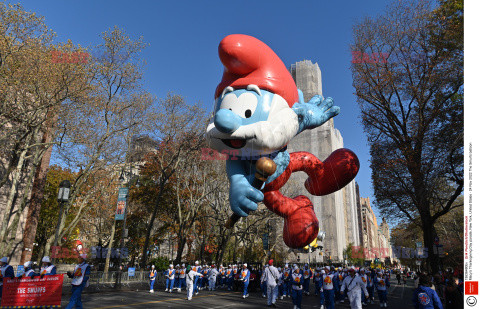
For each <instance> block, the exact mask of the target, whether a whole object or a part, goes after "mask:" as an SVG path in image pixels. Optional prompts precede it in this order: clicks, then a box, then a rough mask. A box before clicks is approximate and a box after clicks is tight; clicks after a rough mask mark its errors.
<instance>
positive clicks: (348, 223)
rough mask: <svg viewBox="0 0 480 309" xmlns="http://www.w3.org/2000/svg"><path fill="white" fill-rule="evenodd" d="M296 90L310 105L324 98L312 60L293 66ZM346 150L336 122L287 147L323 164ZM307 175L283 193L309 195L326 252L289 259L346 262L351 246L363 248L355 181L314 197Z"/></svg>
mask: <svg viewBox="0 0 480 309" xmlns="http://www.w3.org/2000/svg"><path fill="white" fill-rule="evenodd" d="M290 73H291V74H292V76H293V78H294V80H295V83H296V84H297V87H298V88H299V89H300V90H302V92H303V96H304V101H305V102H308V101H310V99H311V98H312V97H313V96H314V95H322V73H321V72H320V68H319V67H318V64H316V63H315V64H313V63H312V62H311V61H310V60H304V61H300V62H296V63H295V64H293V65H292V66H291V67H290ZM339 148H343V138H342V135H341V134H340V131H338V130H337V129H335V127H334V122H333V119H330V120H329V121H328V122H326V123H325V124H323V125H322V126H320V127H318V128H316V129H313V130H306V131H304V132H302V133H301V134H299V135H298V136H296V137H295V138H293V139H292V140H291V141H290V143H289V144H288V151H289V152H290V153H292V152H296V151H307V152H310V153H312V154H314V155H315V156H316V157H317V158H319V159H320V160H322V161H324V160H325V159H326V158H327V157H328V156H329V155H330V154H331V153H332V152H333V151H335V150H336V149H339ZM306 178H307V175H306V174H305V173H295V174H293V175H292V176H291V178H290V180H289V182H287V184H286V186H285V188H284V189H283V193H284V194H285V195H287V196H289V197H294V196H297V195H305V196H307V197H308V198H309V199H310V200H311V201H312V203H313V205H314V209H315V213H316V215H317V217H318V220H319V224H320V231H324V232H325V233H326V237H325V240H324V242H323V247H324V253H323V255H320V254H319V252H318V251H316V252H314V253H312V254H310V255H307V254H296V257H294V256H289V258H290V260H292V259H297V261H302V262H307V261H308V260H309V259H310V261H311V262H327V261H328V260H331V261H332V262H335V261H337V262H338V261H343V259H344V257H343V251H344V249H345V248H346V247H347V245H348V244H349V243H352V244H353V245H360V239H359V229H358V212H357V197H356V191H355V181H352V182H350V183H349V184H348V185H347V186H346V187H344V188H343V189H341V190H339V191H337V192H334V193H332V194H329V195H326V196H313V195H311V194H309V193H308V192H307V190H306V189H305V187H304V185H303V184H304V182H305V180H306Z"/></svg>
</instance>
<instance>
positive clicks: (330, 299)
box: [323, 266, 337, 309]
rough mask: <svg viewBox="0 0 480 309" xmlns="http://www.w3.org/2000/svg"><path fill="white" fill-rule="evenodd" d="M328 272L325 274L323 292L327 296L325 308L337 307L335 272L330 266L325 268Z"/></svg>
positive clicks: (332, 308)
mask: <svg viewBox="0 0 480 309" xmlns="http://www.w3.org/2000/svg"><path fill="white" fill-rule="evenodd" d="M324 270H325V272H326V274H325V275H323V294H324V296H325V308H326V309H334V308H335V281H336V280H337V279H336V278H335V272H334V271H333V270H334V269H332V268H330V266H325V268H324Z"/></svg>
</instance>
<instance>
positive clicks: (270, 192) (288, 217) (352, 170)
mask: <svg viewBox="0 0 480 309" xmlns="http://www.w3.org/2000/svg"><path fill="white" fill-rule="evenodd" d="M359 168H360V163H359V161H358V158H357V156H356V155H355V154H354V153H353V152H352V151H351V150H349V149H346V148H342V149H338V150H336V151H334V152H332V153H331V154H330V156H329V157H328V158H327V159H326V160H325V162H322V161H320V160H319V159H318V158H317V157H315V156H314V155H313V154H311V153H308V152H303V151H300V152H294V153H292V154H290V163H289V164H288V166H287V168H286V169H285V171H284V172H283V173H282V174H281V175H280V176H278V177H277V178H276V179H275V180H274V181H272V182H270V183H269V184H267V185H266V186H265V188H264V189H263V192H264V196H265V197H264V199H263V202H264V203H265V205H266V206H267V208H268V209H270V210H271V211H273V212H274V213H276V214H278V215H279V216H281V217H282V218H284V226H283V240H284V242H285V244H286V245H287V246H289V247H290V248H302V247H305V246H307V245H308V244H310V243H311V242H312V241H313V240H314V239H315V237H317V235H318V219H317V216H316V215H315V212H314V210H313V204H312V202H311V201H310V200H309V199H308V198H307V197H306V196H304V195H299V196H297V197H295V198H293V199H291V198H288V197H286V196H284V195H283V194H281V193H280V192H279V189H280V188H281V187H283V185H284V184H285V183H286V182H287V181H288V179H289V178H290V175H291V174H292V173H294V172H298V171H302V172H305V173H307V175H308V179H307V180H306V181H305V188H306V189H307V191H308V192H309V193H310V194H313V195H327V194H330V193H333V192H335V191H337V190H340V189H341V188H343V187H344V186H346V185H347V184H348V183H349V182H350V181H352V180H353V179H354V178H355V176H356V175H357V173H358V170H359ZM327 232H328V231H327Z"/></svg>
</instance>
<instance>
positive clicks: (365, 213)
mask: <svg viewBox="0 0 480 309" xmlns="http://www.w3.org/2000/svg"><path fill="white" fill-rule="evenodd" d="M360 204H361V211H362V229H363V231H362V232H363V247H364V248H365V250H364V253H365V259H367V260H373V259H375V258H378V259H379V260H380V261H384V259H385V258H386V257H390V258H392V249H391V246H390V229H389V227H388V223H387V221H386V220H385V218H382V223H381V224H380V226H379V225H378V224H377V217H376V216H375V214H374V213H373V210H372V207H371V205H370V198H368V197H367V198H363V197H361V198H360Z"/></svg>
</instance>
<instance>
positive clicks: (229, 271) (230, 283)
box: [226, 265, 233, 291]
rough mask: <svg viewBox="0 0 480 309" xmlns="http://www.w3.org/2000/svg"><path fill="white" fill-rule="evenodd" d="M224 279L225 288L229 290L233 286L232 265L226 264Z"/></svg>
mask: <svg viewBox="0 0 480 309" xmlns="http://www.w3.org/2000/svg"><path fill="white" fill-rule="evenodd" d="M226 277H227V278H226V279H227V290H228V291H231V290H232V288H233V269H232V265H228V268H227V274H226Z"/></svg>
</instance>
